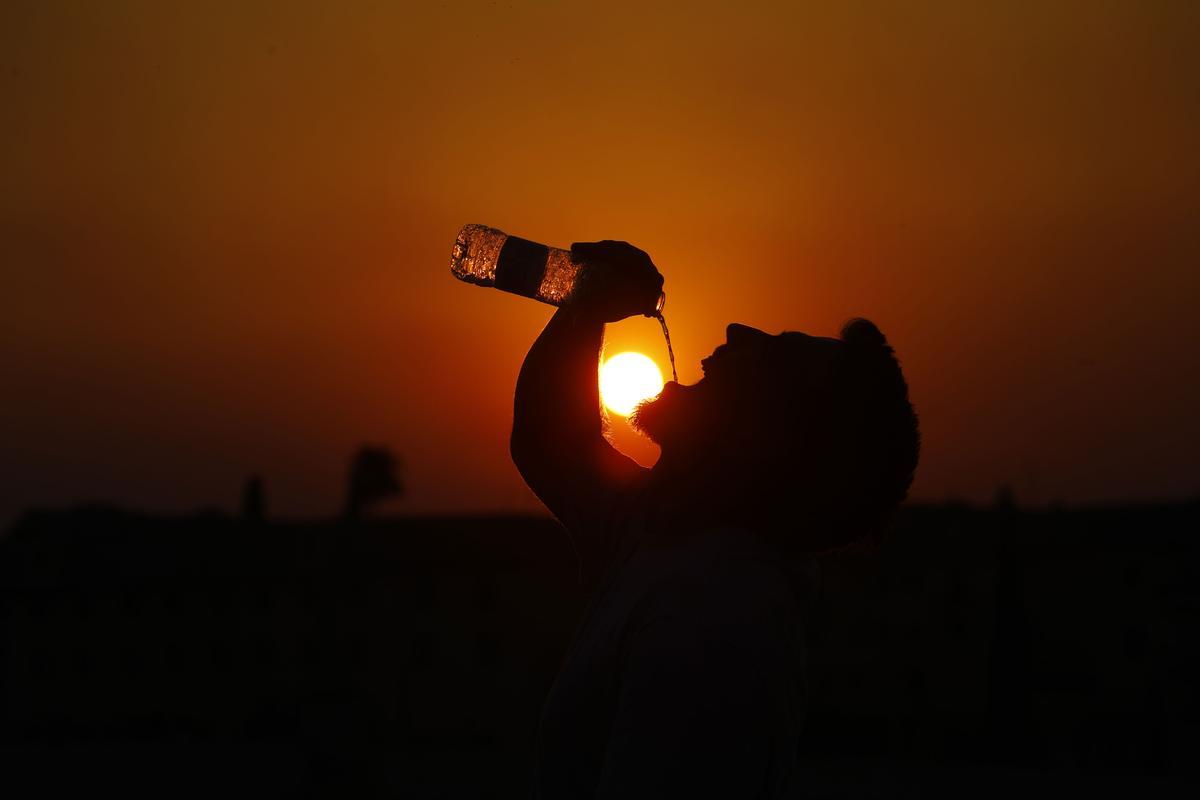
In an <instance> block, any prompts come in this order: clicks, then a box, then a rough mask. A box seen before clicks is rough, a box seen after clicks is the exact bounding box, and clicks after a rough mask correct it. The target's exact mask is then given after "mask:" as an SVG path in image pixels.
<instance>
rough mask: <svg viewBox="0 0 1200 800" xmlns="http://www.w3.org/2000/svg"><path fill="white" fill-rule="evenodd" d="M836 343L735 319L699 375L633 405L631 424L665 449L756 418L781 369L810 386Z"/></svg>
mask: <svg viewBox="0 0 1200 800" xmlns="http://www.w3.org/2000/svg"><path fill="white" fill-rule="evenodd" d="M840 345H841V343H840V342H838V341H837V340H835V339H819V338H816V337H812V336H807V335H805V334H802V333H785V334H780V335H778V336H772V335H770V334H768V333H764V332H763V331H760V330H759V329H757V328H752V327H750V326H748V325H739V324H737V323H734V324H732V325H730V326H729V327H727V328H726V329H725V343H724V344H722V345H720V346H718V347H717V348H716V349H715V350H713V352H712V354H711V355H710V356H708V357H707V358H705V359H703V360H701V362H700V366H701V369H702V370H703V371H704V377H703V378H702V379H701V380H700V381H699V382H698V383H695V384H693V385H691V386H683V385H680V384H678V383H675V382H674V381H669V382H668V383H667V385H666V386H665V387H663V391H662V393H661V394H660V395H659V396H658V397H657V398H655V399H653V400H649V401H647V402H645V403H643V404H642V405H641V406H639V407H638V409H637V411H636V412H635V414H634V416H633V424H634V426H635V427H637V428H638V430H640V431H642V432H643V433H645V434H646V435H647V436H649V437H650V438H651V439H652V440H654V441H655V442H657V443H658V444H659V445H661V446H662V447H663V448H664V449H666V448H668V447H676V446H679V445H685V444H692V445H698V444H700V443H702V442H703V441H705V440H706V439H709V438H711V437H713V436H725V435H727V434H729V433H730V432H731V430H732V428H733V426H738V425H743V424H757V423H759V422H760V418H761V416H762V415H761V414H760V413H759V412H760V411H762V410H763V406H764V405H765V402H764V400H766V399H767V398H766V397H765V395H766V393H771V392H778V391H781V389H780V388H778V387H780V386H781V385H783V381H780V380H779V378H780V377H781V376H782V375H783V373H787V375H786V377H789V378H790V379H791V382H793V384H794V385H800V386H804V385H810V384H811V385H813V386H814V387H815V386H816V385H818V384H819V383H821V381H822V379H823V377H824V376H825V375H826V374H827V371H828V367H829V365H830V364H831V363H832V360H833V357H834V355H835V353H836V348H837V347H840ZM796 379H799V380H798V383H797V381H796ZM773 399H779V398H773ZM797 410H799V409H797Z"/></svg>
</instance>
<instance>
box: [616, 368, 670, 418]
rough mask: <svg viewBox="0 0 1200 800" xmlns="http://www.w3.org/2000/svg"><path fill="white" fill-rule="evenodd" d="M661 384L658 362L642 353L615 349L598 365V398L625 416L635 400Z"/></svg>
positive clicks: (652, 394) (649, 394) (653, 394)
mask: <svg viewBox="0 0 1200 800" xmlns="http://www.w3.org/2000/svg"><path fill="white" fill-rule="evenodd" d="M662 388H663V376H662V372H660V371H659V369H658V365H657V364H655V363H654V361H653V360H651V359H650V358H648V357H647V356H644V355H642V354H641V353H634V352H625V353H617V354H616V355H615V356H613V357H612V358H610V359H608V360H607V361H605V362H604V366H602V367H600V399H601V400H602V401H603V402H604V406H605V408H607V409H608V410H609V411H611V412H613V413H614V414H620V415H621V416H622V417H628V416H629V415H630V414H631V413H632V412H633V409H634V408H636V407H637V404H638V403H640V402H642V401H643V400H649V399H650V398H651V397H657V396H658V393H659V392H661V391H662Z"/></svg>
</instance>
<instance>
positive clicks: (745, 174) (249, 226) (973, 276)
mask: <svg viewBox="0 0 1200 800" xmlns="http://www.w3.org/2000/svg"><path fill="white" fill-rule="evenodd" d="M211 5H214V4H210V3H201V2H196V3H180V2H176V3H159V2H116V1H115V0H114V1H113V2H107V3H103V4H100V3H65V2H47V1H46V0H41V1H40V2H19V1H14V0H9V2H6V3H4V4H3V7H2V8H0V45H2V47H0V96H2V98H3V101H4V102H3V107H4V109H5V110H4V117H3V120H4V124H3V126H0V141H2V145H3V146H2V147H0V175H2V176H3V187H4V191H3V193H2V196H0V263H2V264H3V278H2V283H0V326H2V327H0V330H2V331H3V335H2V336H0V368H2V369H3V374H4V376H5V380H4V387H5V391H4V401H3V403H2V404H0V439H2V440H3V442H4V447H3V449H2V450H0V469H2V470H3V475H4V480H3V482H2V485H0V520H3V519H8V518H10V517H11V515H12V514H13V513H14V512H15V511H16V510H17V509H19V508H21V507H24V506H26V505H30V504H55V505H58V504H64V503H69V502H74V501H80V500H110V501H114V502H118V503H122V504H127V505H132V506H139V507H149V508H154V509H164V510H167V509H190V508H195V507H198V506H202V505H214V506H217V507H225V508H233V507H234V505H235V503H236V498H237V493H238V489H239V485H240V483H241V481H242V479H243V478H244V477H245V475H247V474H248V473H249V472H251V471H254V470H258V471H261V472H263V473H264V474H265V476H266V478H267V492H268V501H269V503H270V508H271V510H272V511H274V512H278V513H282V514H309V513H324V512H329V511H333V510H335V509H336V508H337V507H338V506H339V503H340V494H341V484H342V478H343V474H344V471H345V463H346V459H347V457H348V454H349V453H350V451H351V450H352V449H353V448H354V447H355V446H356V445H357V444H358V443H360V442H364V441H368V442H380V443H385V444H388V445H391V446H393V447H394V448H395V449H397V450H398V451H399V452H401V453H402V454H403V457H404V459H405V461H406V463H407V470H406V475H407V481H408V484H409V486H410V497H409V499H408V501H407V502H406V503H405V504H404V506H402V507H404V508H408V509H411V510H414V511H435V510H489V509H515V510H521V509H532V508H536V507H537V506H536V500H535V499H534V498H533V497H532V495H531V494H530V493H529V492H528V491H527V490H526V489H525V487H524V486H523V484H522V483H521V481H520V478H519V477H518V476H517V474H516V471H515V470H514V469H513V468H512V466H511V464H510V463H509V461H508V454H507V446H506V440H507V426H508V421H509V419H510V413H511V408H510V406H511V397H512V394H511V392H512V386H513V382H514V380H515V377H516V373H517V369H518V367H519V365H520V362H521V359H522V357H523V355H524V353H525V350H526V349H527V347H528V345H529V343H530V342H531V341H532V339H533V338H534V337H535V336H536V334H537V332H538V330H539V329H540V327H541V325H543V324H544V322H545V320H546V319H547V318H548V315H549V310H548V309H547V308H545V307H544V306H541V305H538V304H536V303H532V302H527V301H523V300H521V299H519V298H513V297H510V296H506V295H503V294H500V293H498V292H492V291H485V290H482V289H478V288H475V287H470V286H467V285H465V284H461V283H458V282H456V281H454V280H452V279H451V278H450V276H449V274H448V271H447V258H448V253H449V249H450V245H451V243H452V242H453V239H454V235H455V233H456V231H457V229H458V227H459V226H460V225H462V224H463V223H466V222H482V223H486V224H490V225H494V226H497V227H500V228H503V229H505V230H507V231H509V232H512V233H516V234H519V235H522V236H525V237H527V238H532V239H536V240H540V241H544V242H547V243H551V244H558V245H567V244H569V243H570V242H571V241H574V240H582V239H599V238H619V239H627V240H629V241H631V242H633V243H635V244H637V245H639V246H641V247H642V248H644V249H646V250H647V251H649V252H650V253H651V255H652V256H653V257H654V259H655V261H656V262H657V263H658V265H659V267H660V269H661V270H662V272H663V273H664V275H665V276H666V290H667V293H668V297H669V301H668V306H667V311H668V321H669V322H670V324H671V327H672V333H673V335H674V338H675V340H676V341H675V347H676V352H677V354H678V356H679V358H680V364H679V372H680V378H681V379H682V380H684V381H690V380H695V379H697V378H698V377H699V367H698V361H699V359H700V358H701V357H702V356H704V355H706V354H707V353H708V352H709V351H710V350H711V348H712V347H713V346H714V345H716V344H717V343H718V342H719V341H720V339H721V337H722V335H723V329H724V326H725V324H726V323H727V322H730V321H734V320H737V321H742V322H746V323H749V324H754V325H757V326H759V327H762V328H764V329H767V330H771V331H775V330H780V329H783V328H792V329H799V330H804V331H808V332H811V333H816V334H823V335H832V334H833V333H834V332H835V331H836V330H837V328H838V326H839V325H840V324H841V323H842V322H843V321H844V320H845V319H847V318H849V317H851V316H856V315H862V316H867V317H870V318H871V319H873V320H875V321H876V322H877V323H878V324H879V325H880V327H881V328H882V329H883V330H884V331H885V333H887V334H888V335H889V337H890V338H891V339H892V340H893V342H894V344H895V345H896V347H897V349H898V350H899V352H900V355H901V356H902V358H903V361H904V364H905V368H906V370H907V373H908V376H909V380H910V384H911V387H912V394H913V398H914V401H915V403H916V405H917V408H918V411H919V413H920V414H921V418H922V425H923V429H924V437H925V450H924V458H923V463H922V466H921V469H920V471H919V473H918V478H917V483H916V486H915V490H914V493H915V496H916V497H918V498H920V499H929V500H941V499H944V498H947V497H951V496H953V497H961V498H965V499H968V500H986V499H989V498H990V497H991V496H992V494H993V493H994V491H995V489H996V487H997V486H998V485H999V484H1001V483H1011V484H1012V485H1014V486H1015V488H1016V491H1017V495H1018V498H1020V499H1023V500H1026V501H1029V502H1032V503H1046V502H1054V501H1063V502H1066V503H1068V504H1071V503H1090V502H1097V501H1113V500H1126V499H1147V498H1171V497H1185V496H1195V495H1196V493H1197V492H1198V491H1200V458H1198V456H1197V451H1198V448H1200V423H1197V422H1196V420H1195V418H1194V417H1195V409H1196V408H1197V407H1200V370H1198V363H1200V356H1198V355H1197V353H1198V352H1200V322H1198V321H1197V319H1198V315H1197V313H1196V311H1195V305H1196V301H1197V298H1200V269H1198V266H1200V259H1198V255H1200V152H1198V151H1200V148H1197V144H1196V143H1197V142H1200V12H1198V11H1197V10H1196V9H1197V8H1200V7H1198V6H1196V5H1194V4H1187V3H1166V2H1164V3H1150V2H1144V3H1107V2H1077V3H1076V2H1071V3H1067V2H1043V3H1036V4H1009V3H1005V4H994V5H996V6H997V7H996V8H994V9H982V8H979V7H978V6H979V4H963V3H958V2H942V3H926V4H921V6H920V10H915V9H914V8H913V7H912V5H913V4H901V3H880V4H871V3H836V4H820V5H819V6H818V5H817V4H812V7H809V6H807V5H806V4H803V3H798V2H777V3H754V2H746V0H742V1H741V2H720V3H718V2H693V3H689V4H687V6H686V7H687V8H688V9H689V10H687V11H686V12H685V11H682V10H679V9H683V8H684V7H685V6H684V5H683V4H678V3H663V4H653V3H647V2H645V0H641V1H640V2H613V1H612V0H609V1H608V2H604V3H590V4H585V3H576V2H554V3H551V2H517V1H514V2H511V3H508V2H503V0H500V1H499V2H495V3H492V2H474V3H467V2H453V0H446V2H441V3H437V2H428V3H424V2H422V3H396V4H392V3H361V4H356V3H349V2H348V3H337V4H332V3H311V4H310V3H297V2H276V3H234V4H227V8H225V10H223V11H216V10H213V9H212V8H211V7H210V6H211ZM1017 6H1020V8H1018V7H1017ZM968 7H969V8H968ZM611 339H612V340H613V346H614V347H616V348H619V349H625V348H628V347H634V348H639V349H644V350H645V351H646V352H648V353H650V354H651V355H653V356H655V357H656V358H657V359H659V360H660V362H661V363H663V366H664V367H665V353H664V350H663V345H662V342H661V336H660V334H659V331H658V328H657V325H656V323H654V322H653V321H649V320H635V321H630V322H627V323H623V324H622V325H620V326H617V327H615V328H613V329H612V330H611ZM626 441H627V440H626V438H625V437H624V436H623V437H622V442H626ZM637 454H638V456H639V457H641V458H650V457H652V453H651V452H650V450H649V449H648V448H642V449H640V450H638V453H637Z"/></svg>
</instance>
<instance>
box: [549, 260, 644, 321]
mask: <svg viewBox="0 0 1200 800" xmlns="http://www.w3.org/2000/svg"><path fill="white" fill-rule="evenodd" d="M571 255H572V256H573V257H574V258H575V260H577V261H580V262H581V263H582V264H583V265H584V269H585V272H584V273H583V274H582V275H581V277H580V280H579V284H578V285H577V286H576V287H575V291H573V292H572V293H571V296H570V298H569V299H568V301H567V304H566V305H567V307H569V308H570V309H572V310H574V311H578V312H581V313H583V314H586V315H587V316H588V317H590V318H591V319H595V320H597V321H599V322H616V321H618V320H622V319H625V318H626V317H632V316H635V315H637V314H641V315H643V316H647V317H652V316H654V315H655V313H656V312H657V310H658V299H659V297H660V296H661V294H662V287H663V277H662V275H660V274H659V272H658V269H657V268H656V267H655V266H654V262H653V261H651V260H650V256H648V255H646V254H645V253H644V252H642V251H641V250H639V249H637V248H636V247H634V246H633V245H631V244H629V243H627V242H614V241H610V240H605V241H603V242H576V243H575V244H573V245H571Z"/></svg>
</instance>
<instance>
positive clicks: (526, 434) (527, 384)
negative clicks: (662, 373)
mask: <svg viewBox="0 0 1200 800" xmlns="http://www.w3.org/2000/svg"><path fill="white" fill-rule="evenodd" d="M603 342H604V323H603V322H599V321H597V320H596V319H595V318H593V317H591V316H589V315H586V314H583V313H580V312H578V311H575V310H572V309H569V308H560V309H559V310H558V311H556V312H555V314H554V316H553V317H552V318H551V319H550V322H549V323H548V324H547V325H546V327H545V329H544V330H543V331H542V333H541V335H539V336H538V338H537V340H536V341H535V342H534V343H533V347H531V348H530V349H529V353H528V355H526V356H525V362H524V364H522V365H521V372H520V375H519V376H518V377H517V390H516V399H515V402H514V405H513V430H512V449H513V455H514V457H517V456H518V454H528V453H530V452H533V453H538V452H539V451H540V452H541V454H542V455H543V456H544V457H553V455H555V454H556V453H558V452H559V451H560V449H561V448H576V447H579V446H581V445H584V444H586V443H587V442H588V441H589V440H591V439H597V440H598V439H600V438H602V433H601V421H600V396H599V389H598V386H597V377H596V370H597V365H598V362H599V358H600V348H601V345H602V344H603ZM547 448H550V449H547Z"/></svg>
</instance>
